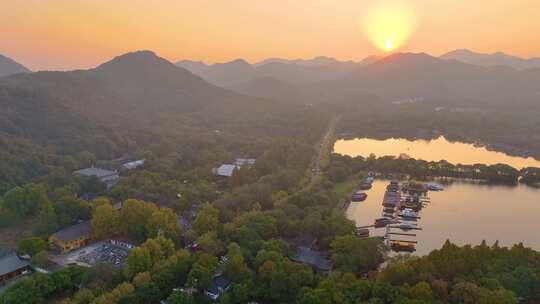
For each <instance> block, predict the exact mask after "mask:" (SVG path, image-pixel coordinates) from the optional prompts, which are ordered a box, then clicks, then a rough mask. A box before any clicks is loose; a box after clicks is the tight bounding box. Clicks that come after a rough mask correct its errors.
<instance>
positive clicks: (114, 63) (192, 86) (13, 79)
mask: <svg viewBox="0 0 540 304" xmlns="http://www.w3.org/2000/svg"><path fill="white" fill-rule="evenodd" d="M0 96H2V98H0V132H1V134H7V135H10V136H21V137H25V138H30V139H32V140H34V141H36V142H38V143H46V144H53V145H59V146H67V144H66V143H69V146H80V147H84V148H85V149H87V150H88V151H94V150H95V149H97V148H99V147H95V146H88V145H90V143H92V142H96V140H97V141H99V139H95V138H94V137H99V136H100V135H101V134H103V132H102V131H99V130H102V129H111V131H109V132H106V134H107V135H108V136H115V135H116V134H118V133H122V132H123V130H134V129H139V128H140V129H141V132H140V133H143V132H144V130H145V128H151V127H155V128H162V127H164V126H165V125H166V124H170V123H171V121H174V120H176V119H179V117H180V116H182V117H187V116H188V115H195V116H201V117H204V120H203V119H201V120H200V121H197V123H198V124H199V125H198V126H199V127H200V128H210V127H211V123H214V122H216V121H218V120H219V119H221V118H222V117H229V116H231V117H234V115H236V116H238V115H239V114H235V113H240V114H242V113H241V110H243V111H244V112H247V113H252V112H250V111H258V110H259V109H260V110H261V111H264V110H265V109H267V108H268V107H271V106H274V105H273V104H271V103H268V102H266V101H263V100H260V99H256V98H253V97H247V96H244V95H240V94H237V93H234V92H231V91H228V90H225V89H223V88H219V87H217V86H214V85H212V84H210V83H208V82H206V81H205V80H203V79H202V78H200V77H198V76H196V75H194V74H193V73H191V72H189V71H187V70H185V69H182V68H180V67H177V66H175V65H174V64H172V63H170V62H169V61H167V60H165V59H163V58H160V57H158V56H157V55H155V54H154V53H153V52H150V51H138V52H132V53H127V54H124V55H121V56H118V57H115V58H114V59H112V60H110V61H108V62H106V63H104V64H101V65H99V66H98V67H96V68H94V69H89V70H78V71H69V72H36V73H22V74H16V75H11V76H7V77H3V78H0ZM191 113H193V114H191ZM227 115H229V116H227ZM206 120H208V121H206ZM192 127H195V123H194V124H193V126H192ZM137 136H138V135H137ZM92 138H94V139H92ZM102 140H103V141H104V142H107V143H109V142H114V143H115V144H114V145H111V146H115V145H117V146H121V145H122V144H124V143H122V142H119V141H118V140H116V139H115V138H104V139H102Z"/></svg>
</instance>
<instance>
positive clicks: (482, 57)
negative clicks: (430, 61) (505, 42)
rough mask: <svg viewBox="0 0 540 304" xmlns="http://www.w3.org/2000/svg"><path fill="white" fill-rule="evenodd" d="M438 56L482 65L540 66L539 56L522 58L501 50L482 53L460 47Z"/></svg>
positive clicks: (519, 67)
mask: <svg viewBox="0 0 540 304" xmlns="http://www.w3.org/2000/svg"><path fill="white" fill-rule="evenodd" d="M440 58H442V59H447V60H458V61H461V62H465V63H470V64H474V65H479V66H484V67H494V66H508V67H512V68H515V69H519V70H524V69H530V68H539V67H540V58H537V57H533V58H529V59H523V58H519V57H516V56H511V55H507V54H505V53H502V52H496V53H493V54H482V53H476V52H473V51H470V50H467V49H461V50H455V51H451V52H448V53H446V54H444V55H442V56H441V57H440Z"/></svg>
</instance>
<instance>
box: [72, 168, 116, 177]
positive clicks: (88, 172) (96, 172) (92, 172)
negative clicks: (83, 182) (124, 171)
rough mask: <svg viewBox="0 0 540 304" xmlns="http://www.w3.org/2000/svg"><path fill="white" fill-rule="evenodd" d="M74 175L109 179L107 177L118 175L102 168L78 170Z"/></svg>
mask: <svg viewBox="0 0 540 304" xmlns="http://www.w3.org/2000/svg"><path fill="white" fill-rule="evenodd" d="M73 173H74V174H77V175H82V176H96V177H107V176H111V175H114V174H117V173H116V172H115V171H110V170H105V169H101V168H94V167H91V168H86V169H81V170H77V171H75V172H73Z"/></svg>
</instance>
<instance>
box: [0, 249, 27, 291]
mask: <svg viewBox="0 0 540 304" xmlns="http://www.w3.org/2000/svg"><path fill="white" fill-rule="evenodd" d="M30 271H31V269H30V264H29V263H28V262H26V261H24V260H22V259H21V258H19V256H18V255H17V254H16V253H15V252H9V253H6V254H4V255H3V256H1V257H0V285H3V284H6V283H7V282H8V281H10V280H12V279H14V278H16V277H18V276H20V275H24V274H26V273H29V272H30Z"/></svg>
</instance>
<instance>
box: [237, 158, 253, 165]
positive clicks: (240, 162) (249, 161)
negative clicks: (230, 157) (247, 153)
mask: <svg viewBox="0 0 540 304" xmlns="http://www.w3.org/2000/svg"><path fill="white" fill-rule="evenodd" d="M255 162H256V159H254V158H237V159H236V160H235V161H234V164H235V165H237V166H244V165H250V166H251V165H254V164H255Z"/></svg>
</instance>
